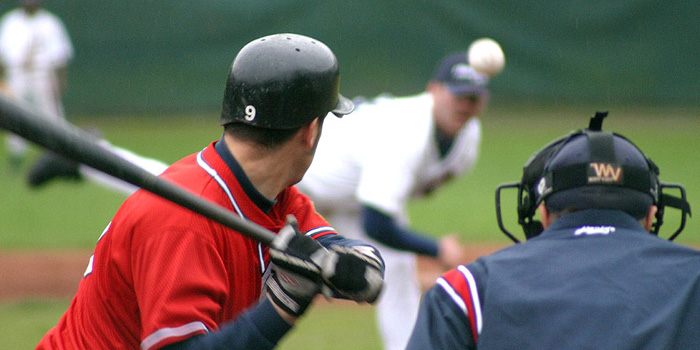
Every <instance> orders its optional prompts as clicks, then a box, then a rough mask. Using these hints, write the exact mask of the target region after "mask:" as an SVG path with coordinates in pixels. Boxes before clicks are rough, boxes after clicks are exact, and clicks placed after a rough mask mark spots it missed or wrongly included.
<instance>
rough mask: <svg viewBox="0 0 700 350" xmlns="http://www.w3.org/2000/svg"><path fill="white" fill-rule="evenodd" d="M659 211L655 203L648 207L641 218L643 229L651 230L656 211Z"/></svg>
mask: <svg viewBox="0 0 700 350" xmlns="http://www.w3.org/2000/svg"><path fill="white" fill-rule="evenodd" d="M657 211H659V208H658V207H657V206H655V205H652V206H651V207H650V208H649V212H647V215H646V216H645V217H644V219H642V226H644V229H645V230H647V231H649V232H651V229H652V228H653V226H654V219H655V218H656V212H657Z"/></svg>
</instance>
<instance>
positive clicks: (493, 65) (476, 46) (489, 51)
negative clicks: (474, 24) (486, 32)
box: [467, 38, 506, 77]
mask: <svg viewBox="0 0 700 350" xmlns="http://www.w3.org/2000/svg"><path fill="white" fill-rule="evenodd" d="M467 58H468V59H469V65H470V66H471V67H472V68H474V70H477V71H479V72H482V73H484V74H486V75H488V76H489V77H494V76H496V75H497V74H498V73H500V72H501V71H502V70H503V68H504V67H505V65H506V56H505V54H503V50H502V49H501V45H499V44H498V43H497V42H496V41H495V40H493V39H490V38H481V39H477V40H475V41H474V42H473V43H471V45H469V50H467Z"/></svg>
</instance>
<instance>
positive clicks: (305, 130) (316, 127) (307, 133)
mask: <svg viewBox="0 0 700 350" xmlns="http://www.w3.org/2000/svg"><path fill="white" fill-rule="evenodd" d="M299 134H300V136H301V141H302V142H303V143H304V146H305V147H306V148H307V149H312V148H314V147H316V140H317V139H318V137H319V136H320V134H321V124H320V122H319V118H316V119H314V120H312V121H311V122H310V123H308V124H306V125H304V126H302V127H301V129H300V130H299Z"/></svg>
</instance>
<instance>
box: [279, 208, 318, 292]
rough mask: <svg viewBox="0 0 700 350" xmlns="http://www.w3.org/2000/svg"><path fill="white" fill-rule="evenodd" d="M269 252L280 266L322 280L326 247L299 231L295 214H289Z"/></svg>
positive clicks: (309, 277)
mask: <svg viewBox="0 0 700 350" xmlns="http://www.w3.org/2000/svg"><path fill="white" fill-rule="evenodd" d="M269 253H270V260H271V261H272V263H274V264H275V265H277V266H278V267H280V268H283V269H285V270H288V271H290V272H294V273H296V274H299V275H301V276H304V277H306V278H308V279H310V280H312V281H320V280H321V264H322V262H323V261H324V260H325V259H327V257H328V250H327V249H326V248H324V247H323V246H322V245H321V244H320V243H318V242H316V241H315V240H314V239H313V238H311V237H308V236H305V235H302V234H301V233H300V232H299V227H298V224H297V220H296V218H294V216H293V215H289V216H287V224H286V225H285V226H284V227H283V228H282V229H281V230H280V232H279V233H278V234H277V236H276V237H275V239H274V240H273V241H272V244H271V245H270V251H269Z"/></svg>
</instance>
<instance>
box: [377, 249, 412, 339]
mask: <svg viewBox="0 0 700 350" xmlns="http://www.w3.org/2000/svg"><path fill="white" fill-rule="evenodd" d="M378 249H379V250H380V252H381V253H382V257H383V258H384V263H385V265H386V269H385V272H384V289H383V290H382V295H381V297H380V299H379V302H378V303H377V323H378V325H379V331H380V333H381V336H382V341H383V342H384V349H385V350H398V349H405V348H406V345H407V343H408V338H409V337H410V335H411V331H412V330H413V325H414V323H415V320H416V318H417V316H418V306H419V303H420V297H421V292H420V286H419V283H418V279H417V268H416V256H415V255H414V254H412V253H407V252H400V251H397V250H394V249H390V248H386V247H385V246H381V245H380V246H378Z"/></svg>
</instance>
